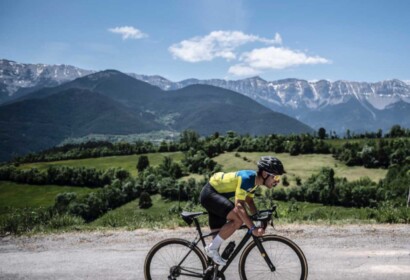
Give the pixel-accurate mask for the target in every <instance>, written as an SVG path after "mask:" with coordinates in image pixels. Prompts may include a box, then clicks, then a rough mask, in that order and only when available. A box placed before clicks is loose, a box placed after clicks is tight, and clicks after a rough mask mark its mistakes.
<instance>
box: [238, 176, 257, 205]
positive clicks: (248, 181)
mask: <svg viewBox="0 0 410 280" xmlns="http://www.w3.org/2000/svg"><path fill="white" fill-rule="evenodd" d="M254 183H255V180H254V179H253V180H252V178H250V177H249V176H238V184H237V186H236V191H235V199H237V200H245V199H246V197H247V196H250V197H252V198H253V194H250V193H249V192H248V191H247V190H249V189H252V188H253V185H254Z"/></svg>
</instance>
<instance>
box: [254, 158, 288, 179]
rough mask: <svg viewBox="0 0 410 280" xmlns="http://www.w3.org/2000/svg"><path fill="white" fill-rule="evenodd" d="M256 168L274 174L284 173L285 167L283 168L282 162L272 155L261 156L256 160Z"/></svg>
mask: <svg viewBox="0 0 410 280" xmlns="http://www.w3.org/2000/svg"><path fill="white" fill-rule="evenodd" d="M258 168H259V170H264V171H266V172H268V173H270V174H275V175H282V174H283V173H286V171H285V169H284V168H283V164H282V162H281V161H280V160H279V159H277V158H275V157H272V156H263V157H261V159H260V160H259V161H258Z"/></svg>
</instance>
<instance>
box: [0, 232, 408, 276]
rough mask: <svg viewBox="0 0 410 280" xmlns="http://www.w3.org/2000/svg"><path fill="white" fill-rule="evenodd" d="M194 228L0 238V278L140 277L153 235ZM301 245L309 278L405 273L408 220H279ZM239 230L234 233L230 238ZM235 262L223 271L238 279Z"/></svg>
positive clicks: (159, 237) (189, 234)
mask: <svg viewBox="0 0 410 280" xmlns="http://www.w3.org/2000/svg"><path fill="white" fill-rule="evenodd" d="M194 232H195V230H194V229H193V228H183V229H175V230H136V231H106V232H91V233H90V232H88V233H84V232H82V233H64V234H53V235H37V236H33V237H12V236H7V237H2V238H1V239H0V279H41V280H45V279H62V280H65V279H67V280H68V279H70V280H72V279H101V280H104V279H144V276H143V264H144V259H145V257H146V255H147V253H148V251H149V249H150V248H151V247H152V246H153V245H154V244H155V243H157V242H158V241H160V240H162V239H164V238H169V237H179V238H188V239H192V238H193V237H194ZM268 233H275V234H278V235H283V236H286V237H288V238H290V239H292V240H293V241H295V242H296V243H297V244H298V245H299V246H300V247H301V248H302V250H303V251H304V253H305V255H306V258H307V260H308V264H309V279H326V280H328V279H364V280H366V279H372V280H378V279H380V280H384V279H395V280H401V279H403V280H404V279H406V280H409V279H410V225H347V226H323V225H320V226H319V225H281V226H277V227H276V229H275V230H273V229H272V228H271V229H270V230H268ZM242 234H243V233H236V234H235V236H234V237H233V238H234V239H238V240H239V238H241V235H242ZM237 263H238V257H237V258H236V262H235V263H234V265H233V266H231V267H230V268H229V269H228V270H227V273H226V277H227V279H239V276H238V274H237Z"/></svg>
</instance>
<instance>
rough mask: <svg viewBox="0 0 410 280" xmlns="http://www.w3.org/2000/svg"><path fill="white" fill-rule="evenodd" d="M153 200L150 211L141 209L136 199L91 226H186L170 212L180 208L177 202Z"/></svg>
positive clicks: (132, 227) (133, 227)
mask: <svg viewBox="0 0 410 280" xmlns="http://www.w3.org/2000/svg"><path fill="white" fill-rule="evenodd" d="M151 199H152V203H153V206H152V207H151V208H149V209H140V208H139V206H138V203H139V199H136V200H134V201H132V202H129V203H127V204H125V205H123V206H121V207H119V208H117V209H115V210H112V211H110V212H108V213H107V214H105V215H104V216H102V217H101V218H99V219H97V220H95V221H94V222H92V223H91V224H90V226H95V227H127V228H130V229H137V228H147V227H150V228H174V227H177V226H182V225H184V221H182V220H181V219H180V218H179V216H178V215H177V214H175V213H170V212H169V209H170V208H172V207H174V208H177V207H178V202H177V201H176V202H175V201H166V200H163V199H162V198H161V196H160V195H153V196H152V197H151ZM186 204H187V203H186V202H181V204H180V206H181V208H184V207H185V205H186Z"/></svg>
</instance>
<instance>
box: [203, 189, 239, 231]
mask: <svg viewBox="0 0 410 280" xmlns="http://www.w3.org/2000/svg"><path fill="white" fill-rule="evenodd" d="M199 201H200V202H201V204H202V206H203V207H204V208H205V209H206V210H207V211H208V215H209V227H210V228H211V229H219V228H221V227H222V226H223V225H224V224H226V221H227V220H226V216H228V214H229V212H231V210H232V209H233V208H234V207H235V206H234V204H233V202H232V201H230V200H229V199H228V198H226V197H224V196H223V195H221V194H219V193H218V192H217V191H216V190H215V189H214V188H213V187H212V186H211V184H209V183H207V184H206V185H205V186H204V187H203V188H202V191H201V194H200V196H199Z"/></svg>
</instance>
